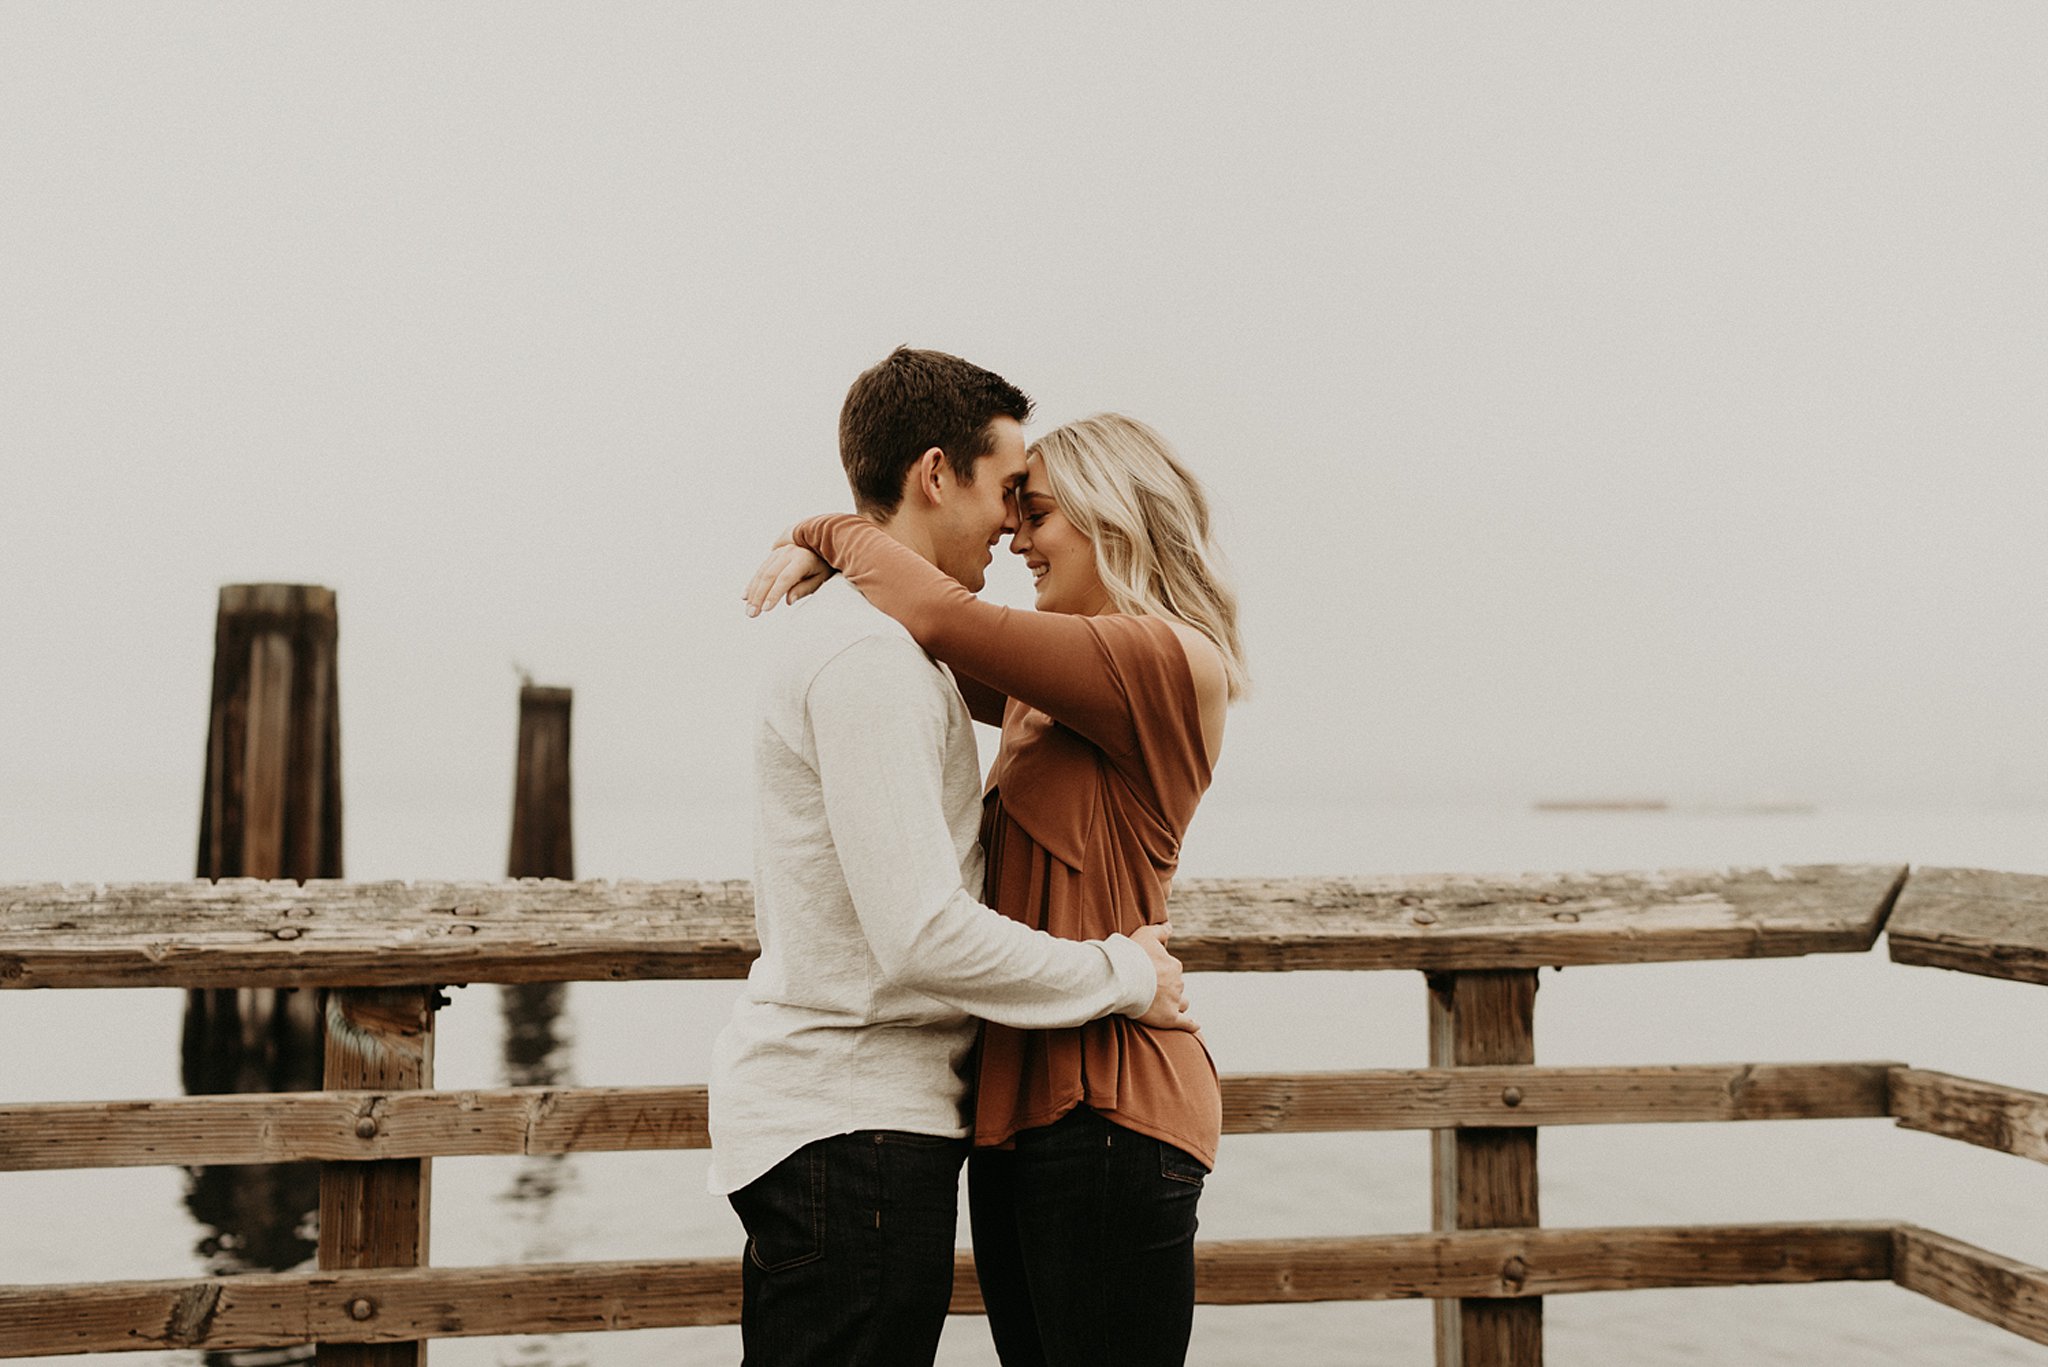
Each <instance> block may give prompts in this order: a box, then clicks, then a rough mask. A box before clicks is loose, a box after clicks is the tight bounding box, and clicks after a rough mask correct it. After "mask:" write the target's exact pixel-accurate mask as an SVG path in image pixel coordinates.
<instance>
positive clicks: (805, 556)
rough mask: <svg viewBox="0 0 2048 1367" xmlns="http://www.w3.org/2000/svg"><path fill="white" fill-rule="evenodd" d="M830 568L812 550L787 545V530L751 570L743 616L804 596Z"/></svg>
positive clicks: (814, 589)
mask: <svg viewBox="0 0 2048 1367" xmlns="http://www.w3.org/2000/svg"><path fill="white" fill-rule="evenodd" d="M833 574H834V570H833V569H832V567H831V566H830V565H828V564H826V563H825V562H824V561H823V560H820V559H819V558H818V557H817V554H816V553H815V552H812V551H808V550H805V549H804V548H803V547H802V546H792V545H790V544H789V536H788V533H786V532H785V533H784V534H783V537H782V540H780V541H778V542H777V543H776V545H775V549H774V550H772V551H770V552H768V558H767V559H766V560H763V561H762V562H761V568H760V569H758V570H755V571H754V577H753V578H752V579H749V580H748V581H747V588H746V592H745V593H744V594H742V595H741V596H742V597H743V598H745V599H746V603H747V616H749V617H758V616H760V615H761V614H762V613H764V612H766V611H768V610H769V609H770V608H772V607H774V606H775V605H776V604H777V603H794V602H795V601H796V600H797V599H799V598H808V597H809V596H810V595H811V594H814V593H816V592H817V591H818V590H819V589H820V588H822V587H823V586H824V583H825V581H826V580H827V579H830V578H831V577H832V575H833Z"/></svg>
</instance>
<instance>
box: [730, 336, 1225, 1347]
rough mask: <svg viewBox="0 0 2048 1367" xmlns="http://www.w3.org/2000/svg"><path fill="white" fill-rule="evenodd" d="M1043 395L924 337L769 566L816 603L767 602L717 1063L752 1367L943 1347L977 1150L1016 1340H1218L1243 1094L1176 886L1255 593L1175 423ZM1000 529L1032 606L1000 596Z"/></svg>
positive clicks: (858, 420) (986, 1268)
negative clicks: (733, 968)
mask: <svg viewBox="0 0 2048 1367" xmlns="http://www.w3.org/2000/svg"><path fill="white" fill-rule="evenodd" d="M1030 413H1031V401H1030V400H1029V399H1028V398H1027V397H1025V395H1024V394H1023V393H1022V392H1021V391H1020V390H1018V389H1017V388H1016V387H1015V386H1013V385H1011V384H1009V383H1008V382H1007V381H1005V380H1003V379H1002V378H1001V377H1000V376H997V375H994V374H992V373H990V372H989V371H987V370H984V369H982V368H980V367H979V366H975V365H971V364H969V363H968V362H966V361H963V360H961V359H959V358H958V357H955V356H949V355H945V354H943V353H940V352H933V351H914V350H910V349H908V348H899V349H898V350H896V351H895V352H894V353H892V354H891V355H890V356H888V357H887V358H886V359H884V360H883V361H881V362H880V363H879V364H877V365H875V366H874V367H872V368H871V369H869V370H868V371H867V372H865V373H864V374H862V375H861V376H860V378H859V379H857V380H856V381H855V382H854V384H853V387H852V389H851V390H850V391H849V392H848V394H847V397H846V403H845V406H844V408H843V410H842V411H841V414H840V423H839V446H840V459H841V462H842V463H843V464H844V466H845V468H846V476H847V480H848V482H849V483H850V484H851V485H852V488H853V496H854V504H855V506H856V508H857V509H858V513H857V514H842V515H828V516H823V517H814V518H811V519H809V520H807V521H804V522H800V523H798V524H797V525H796V527H794V528H793V529H792V530H791V532H790V534H789V537H788V541H787V543H786V544H784V545H781V546H778V547H777V548H776V550H775V551H774V552H773V553H772V554H771V555H770V557H769V559H768V561H767V562H766V563H765V564H764V565H763V566H762V567H761V570H760V572H759V573H757V574H756V575H755V577H754V579H753V581H752V583H750V584H749V586H748V588H747V600H748V606H749V611H750V612H758V611H761V610H763V609H765V608H769V607H772V606H774V605H775V604H776V603H778V602H782V601H789V602H796V600H798V599H804V600H805V601H803V602H801V603H800V604H799V605H798V606H796V607H795V608H793V609H791V610H790V611H788V612H787V613H783V614H778V615H777V617H776V619H775V621H774V623H773V624H772V629H771V630H770V632H769V634H770V636H771V638H772V639H771V641H770V644H769V646H768V650H769V652H770V658H769V661H768V664H767V667H766V668H765V670H764V671H763V675H762V685H761V695H760V717H759V722H758V726H757V730H756V735H755V764H756V768H757V779H758V799H757V801H758V810H757V813H756V826H755V841H756V844H755V883H754V895H755V916H756V921H757V925H758V930H759V935H760V941H761V956H760V958H759V959H758V960H757V961H756V962H755V964H754V966H753V970H752V972H751V973H750V974H749V976H748V979H747V984H746V989H745V992H744V995H743V996H742V998H741V1001H740V1003H739V1005H738V1006H737V1007H736V1008H735V1010H734V1013H733V1018H732V1021H731V1022H730V1024H728V1025H727V1026H726V1028H725V1030H724V1031H723V1032H722V1033H721V1034H720V1036H719V1038H718V1043H717V1047H716V1052H715V1055H714V1061H713V1065H712V1081H711V1136H712V1167H711V1178H710V1185H711V1188H712V1190H713V1191H715V1192H718V1193H722V1194H725V1195H727V1196H728V1197H729V1199H730V1200H731V1202H732V1204H733V1208H734V1209H735V1210H736V1211H737V1212H738V1214H739V1216H740V1220H741V1222H742V1223H743V1224H744V1225H745V1227H746V1231H747V1245H746V1252H745V1256H744V1260H743V1268H744V1271H743V1283H744V1304H743V1310H742V1337H743V1340H744V1344H745V1354H746V1359H745V1360H746V1363H747V1364H748V1367H785V1365H786V1364H799V1363H801V1364H819V1365H821V1367H822V1365H823V1364H834V1365H835V1367H837V1365H843V1364H882V1363H887V1364H929V1363H930V1362H931V1361H932V1358H933V1355H934V1353H935V1351H936V1345H937V1342H938V1337H939V1332H940V1329H941V1327H942V1325H943V1322H944V1319H945V1314H946V1307H947V1303H948V1301H949V1299H950V1295H951V1289H952V1282H953V1235H954V1227H955V1222H956V1219H957V1210H958V1206H957V1202H958V1191H959V1179H960V1169H961V1165H962V1163H963V1161H964V1162H965V1163H966V1165H967V1170H968V1185H969V1204H970V1217H971V1221H972V1227H973V1234H974V1258H975V1269H976V1273H977V1276H978V1278H979V1280H980V1283H981V1290H982V1297H983V1300H984V1301H985V1303H986V1304H987V1307H988V1319H989V1328H990V1332H991V1333H992V1335H993V1336H994V1338H995V1343H996V1349H997V1352H998V1354H999V1356H1000V1357H1001V1359H1002V1361H1003V1363H1004V1364H1005V1367H1022V1365H1023V1364H1045V1365H1046V1367H1066V1365H1068V1364H1073V1365H1075V1367H1080V1365H1083V1364H1099V1363H1119V1364H1123V1363H1130V1364H1151V1363H1180V1362H1181V1361H1183V1359H1184V1357H1185V1355H1186V1351H1187V1343H1188V1335H1189V1331H1190V1327H1191V1324H1192V1320H1193V1311H1194V1290H1195V1287H1194V1235H1195V1206H1196V1203H1197V1201H1198V1200H1199V1198H1200V1196H1201V1191H1202V1181H1203V1178H1204V1176H1205V1175H1206V1174H1207V1172H1208V1170H1209V1169H1210V1168H1211V1167H1212V1166H1213V1165H1214V1163H1215V1161H1216V1146H1217V1140H1218V1136H1219V1133H1220V1131H1221V1126H1222V1105H1221V1093H1220V1090H1219V1087H1218V1085H1217V1078H1216V1069H1215V1065H1214V1063H1213V1062H1212V1061H1211V1060H1210V1058H1209V1054H1208V1050H1207V1049H1206V1047H1205V1046H1204V1045H1203V1043H1202V1040H1201V1037H1200V1035H1199V1034H1198V1033H1196V1031H1195V1023H1194V1021H1193V1020H1192V1019H1191V1018H1190V1017H1189V1016H1188V1014H1187V1000H1186V996H1185V993H1184V989H1183V985H1182V980H1181V967H1180V963H1179V961H1178V960H1176V959H1174V958H1173V956H1172V955H1171V954H1169V953H1168V952H1167V948H1166V944H1167V939H1168V933H1169V928H1168V926H1167V924H1166V919H1167V908H1166V900H1167V890H1168V887H1169V885H1170V884H1171V882H1172V879H1173V874H1174V870H1175V867H1176V865H1177V862H1178V857H1179V850H1180V841H1181V836H1182V834H1183V833H1184V832H1185V831H1186V829H1187V826H1188V823H1189V821H1190V820H1191V819H1192V818H1193V816H1194V812H1195V807H1196V804H1197V803H1198V802H1199V801H1200V799H1201V796H1202V793H1203V792H1204V790H1205V789H1206V788H1207V787H1208V784H1209V777H1210V772H1211V769H1212V767H1213V766H1214V764H1215V762H1216V757H1217V753H1218V750H1219V748H1220V745H1221V742H1222V737H1223V720H1224V713H1225V709H1226V707H1227V706H1228V703H1229V702H1230V700H1231V699H1233V698H1235V697H1236V696H1237V695H1238V694H1239V693H1240V692H1241V691H1242V690H1243V687H1244V682H1245V674H1244V667H1243V663H1242V654H1241V650H1240V646H1239V640H1238V632H1237V624H1236V600H1235V598H1234V596H1233V594H1232V593H1231V591H1230V589H1229V587H1228V586H1227V585H1226V584H1225V583H1224V582H1223V580H1222V578H1221V577H1220V574H1219V566H1218V563H1217V560H1216V556H1215V553H1214V548H1213V544H1212V541H1211V538H1210V532H1209V513H1208V507H1207V503H1206V501H1205V498H1204V495H1203V493H1202V490H1201V487H1200V485H1199V484H1198V483H1197V482H1196V481H1195V479H1194V478H1193V477H1192V476H1191V475H1189V474H1188V472H1187V471H1186V470H1185V469H1184V468H1183V467H1182V466H1181V464H1180V463H1179V461H1178V460H1177V459H1176V458H1175V456H1174V455H1173V453H1172V452H1171V451H1170V450H1169V449H1168V448H1167V446H1166V444H1165V443H1164V442H1163V441H1162V440H1161V439H1160V437H1159V436H1158V434H1157V433H1155V432H1153V431H1152V430H1151V429H1150V428H1149V427H1146V426H1145V425H1144V424H1142V423H1139V422H1136V421H1133V420H1131V419H1129V418H1123V417H1119V416H1115V415H1104V416H1100V417H1095V418H1089V419H1087V420H1085V421H1082V422H1076V423H1071V424H1069V425H1067V426H1064V427H1060V428H1056V429H1054V430H1053V431H1051V432H1048V433H1047V434H1045V435H1044V436H1042V437H1040V438H1039V439H1038V440H1037V441H1036V442H1034V443H1032V444H1031V445H1030V446H1029V447H1028V448H1027V446H1026V444H1025V440H1024V435H1023V426H1022V424H1023V423H1024V422H1025V421H1026V420H1027V419H1028V418H1029V417H1030ZM1004 536H1008V537H1009V538H1010V549H1011V550H1012V551H1013V552H1015V553H1016V554H1018V555H1020V556H1022V557H1023V559H1024V561H1025V563H1026V564H1027V565H1028V566H1029V567H1030V569H1031V572H1032V574H1033V576H1034V578H1035V580H1036V583H1037V608H1038V610H1037V611H1035V612H1023V611H1017V610H1014V609H1010V608H1003V607H997V606H994V605H992V604H988V603H984V602H982V601H981V600H980V599H979V598H977V597H976V596H975V594H976V592H977V591H978V590H979V589H980V588H981V587H982V582H983V575H984V573H985V571H986V570H987V567H988V565H989V563H990V561H991V559H992V548H993V547H994V546H995V545H996V544H997V542H998V541H1000V540H1001V539H1002V538H1003V537H1004ZM974 721H982V722H986V723H988V724H990V725H996V726H1000V727H1001V728H1002V747H1001V750H1000V752H999V754H998V756H997V759H996V762H995V766H994V768H993V770H992V771H991V773H990V775H989V780H988V784H987V788H986V792H985V793H984V791H983V784H982V780H981V774H980V766H979V762H978V759H977V757H976V751H975V743H974V736H973V722H974ZM977 1046H978V1047H977ZM970 1151H971V1157H970Z"/></svg>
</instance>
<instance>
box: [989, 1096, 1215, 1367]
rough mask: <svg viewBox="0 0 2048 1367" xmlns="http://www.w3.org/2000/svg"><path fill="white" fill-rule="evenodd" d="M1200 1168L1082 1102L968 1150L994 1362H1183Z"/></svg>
mask: <svg viewBox="0 0 2048 1367" xmlns="http://www.w3.org/2000/svg"><path fill="white" fill-rule="evenodd" d="M1207 1171H1208V1170H1207V1169H1206V1168H1204V1167H1203V1166H1202V1165H1201V1164H1200V1163H1199V1162H1197V1161H1196V1160H1195V1159H1194V1158H1193V1157H1192V1156H1190V1155H1189V1154H1187V1153H1184V1152H1182V1151H1181V1150H1180V1149H1177V1148H1175V1147H1174V1146H1173V1145H1171V1144H1163V1143H1161V1142H1160V1141H1159V1140H1157V1139H1153V1138H1151V1137H1150V1136H1149V1135H1142V1134H1139V1133H1138V1132H1137V1131H1135V1130H1127V1129H1124V1128H1123V1127H1122V1126H1120V1125H1116V1124H1113V1123H1111V1122H1110V1121H1109V1120H1107V1119H1105V1118H1104V1117H1103V1116H1102V1115H1101V1114H1100V1113H1098V1112H1096V1111H1093V1110H1090V1109H1089V1108H1088V1107H1086V1106H1082V1107H1079V1108H1077V1109H1075V1110H1073V1111H1071V1112H1069V1113H1068V1114H1066V1115H1065V1116H1062V1117H1061V1118H1060V1119H1059V1120H1058V1121H1056V1122H1055V1123H1053V1124H1051V1125H1047V1126H1045V1127H1044V1128H1042V1129H1036V1130H1026V1131H1025V1132H1024V1133H1022V1134H1020V1135H1018V1136H1017V1145H1016V1148H1015V1149H1013V1150H1003V1149H981V1150H978V1151H976V1153H975V1155H974V1157H973V1158H971V1159H969V1160H968V1164H967V1189H968V1197H969V1200H968V1206H969V1212H970V1216H971V1218H972V1220H973V1222H974V1266H975V1272H976V1274H977V1276H978V1277H979V1279H980V1281H981V1297H982V1300H984V1301H985V1302H987V1304H988V1327H989V1332H990V1333H991V1334H992V1335H994V1337H995V1341H996V1353H997V1355H998V1356H999V1357H1001V1358H1002V1361H1003V1367H1099V1365H1100V1364H1105V1363H1114V1364H1116V1365H1117V1367H1180V1364H1181V1363H1182V1362H1184V1361H1185V1360H1186V1357H1187V1350H1188V1334H1189V1332H1190V1331H1191V1330H1192V1329H1193V1327H1194V1310H1195V1204H1196V1202H1198V1201H1199V1200H1200V1199H1201V1196H1202V1179H1203V1177H1204V1176H1205V1175H1206V1174H1207Z"/></svg>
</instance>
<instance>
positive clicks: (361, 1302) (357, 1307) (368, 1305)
mask: <svg viewBox="0 0 2048 1367" xmlns="http://www.w3.org/2000/svg"><path fill="white" fill-rule="evenodd" d="M376 1313H377V1302H375V1301H373V1300H371V1299H370V1298H369V1297H368V1296H357V1297H356V1298H355V1299H354V1300H352V1301H350V1302H349V1303H348V1317H349V1318H350V1319H352V1320H366V1319H368V1318H370V1317H371V1316H372V1315H374V1314H376Z"/></svg>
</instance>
